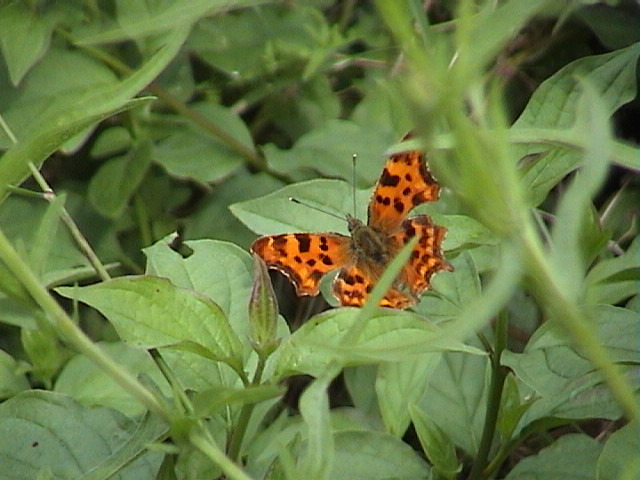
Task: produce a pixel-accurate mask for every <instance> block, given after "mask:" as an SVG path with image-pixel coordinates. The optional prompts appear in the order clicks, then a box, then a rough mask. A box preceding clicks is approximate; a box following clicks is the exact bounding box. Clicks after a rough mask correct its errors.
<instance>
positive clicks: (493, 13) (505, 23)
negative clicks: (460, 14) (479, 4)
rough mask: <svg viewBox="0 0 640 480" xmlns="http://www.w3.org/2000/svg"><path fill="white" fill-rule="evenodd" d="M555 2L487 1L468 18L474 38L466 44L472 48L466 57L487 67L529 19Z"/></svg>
mask: <svg viewBox="0 0 640 480" xmlns="http://www.w3.org/2000/svg"><path fill="white" fill-rule="evenodd" d="M552 3H553V2H551V1H549V0H546V1H544V0H543V1H540V0H538V1H533V2H532V1H529V0H509V1H506V2H502V3H501V4H499V5H498V6H497V7H496V6H495V4H493V5H491V4H487V7H486V8H484V9H483V11H481V12H480V13H479V14H478V15H477V16H476V18H474V19H473V21H470V22H469V23H470V25H471V27H472V32H470V33H469V39H471V41H470V42H469V44H468V45H466V46H467V47H468V48H469V52H466V54H465V57H468V58H465V60H466V61H468V62H472V63H473V64H475V68H479V69H485V68H486V67H487V65H488V64H489V63H490V62H493V61H494V60H495V58H496V56H497V55H498V54H499V53H500V51H501V50H503V49H504V50H506V49H507V43H508V42H509V41H512V39H513V38H514V37H516V35H517V34H518V33H520V31H521V30H522V29H523V28H525V27H526V22H527V20H529V19H530V18H531V17H533V16H535V15H537V14H541V13H542V12H543V11H544V10H545V9H548V8H549V5H550V4H552ZM489 5H491V7H489Z"/></svg>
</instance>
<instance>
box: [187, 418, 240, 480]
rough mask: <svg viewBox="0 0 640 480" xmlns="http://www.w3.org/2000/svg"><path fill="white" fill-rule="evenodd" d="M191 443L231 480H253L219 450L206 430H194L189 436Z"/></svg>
mask: <svg viewBox="0 0 640 480" xmlns="http://www.w3.org/2000/svg"><path fill="white" fill-rule="evenodd" d="M189 441H190V442H191V444H192V445H193V446H194V447H196V448H197V449H198V450H200V451H201V452H202V453H203V454H204V455H206V456H207V458H209V460H211V461H212V462H213V463H215V464H216V465H218V466H219V467H220V468H221V469H222V471H223V472H224V473H225V475H226V476H227V477H228V478H230V479H231V480H253V479H252V478H251V477H249V476H248V475H247V474H246V473H245V472H244V471H243V470H242V469H241V468H240V467H239V466H238V465H236V464H235V463H234V462H233V461H232V460H231V459H230V458H229V457H227V456H226V455H225V454H224V453H223V452H222V451H221V450H220V449H219V448H218V446H217V444H216V443H215V441H214V440H213V439H212V438H211V436H210V435H209V433H208V432H207V431H206V430H199V431H196V430H193V431H192V432H191V433H190V434H189Z"/></svg>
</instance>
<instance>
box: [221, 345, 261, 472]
mask: <svg viewBox="0 0 640 480" xmlns="http://www.w3.org/2000/svg"><path fill="white" fill-rule="evenodd" d="M266 361H267V359H266V358H264V357H263V356H262V355H260V356H259V357H258V365H257V366H256V372H255V374H254V376H253V380H252V381H251V385H259V384H260V381H261V380H262V373H263V372H264V367H265V365H266ZM254 408H255V404H254V403H246V404H244V405H243V406H242V409H241V410H240V415H238V421H237V422H236V425H235V427H234V429H233V432H232V433H231V438H230V440H229V448H228V449H227V454H228V456H229V458H231V459H232V460H233V461H237V460H238V456H239V455H240V448H241V447H242V440H244V436H245V434H246V433H247V427H248V426H249V420H251V415H252V414H253V410H254Z"/></svg>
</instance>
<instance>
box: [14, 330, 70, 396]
mask: <svg viewBox="0 0 640 480" xmlns="http://www.w3.org/2000/svg"><path fill="white" fill-rule="evenodd" d="M20 339H21V340H22V347H23V348H24V351H25V352H26V354H27V355H28V356H29V362H30V363H31V364H32V372H31V373H32V374H33V376H34V377H36V378H37V379H38V380H40V381H42V382H44V383H45V384H46V385H50V383H51V379H52V378H53V377H54V375H56V374H57V373H58V370H59V369H60V367H61V366H62V363H63V362H64V361H65V360H66V356H67V355H66V354H67V352H66V351H65V350H64V348H63V347H62V345H61V344H60V342H59V341H58V338H57V337H56V335H55V333H54V332H53V331H52V329H51V328H50V327H49V326H48V325H45V326H40V328H36V329H33V330H32V329H29V328H23V329H22V330H20Z"/></svg>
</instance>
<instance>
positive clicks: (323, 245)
mask: <svg viewBox="0 0 640 480" xmlns="http://www.w3.org/2000/svg"><path fill="white" fill-rule="evenodd" d="M405 138H406V137H405ZM439 194H440V187H439V185H438V183H437V182H436V181H435V179H434V178H433V177H432V176H431V173H430V172H429V170H428V169H427V167H426V163H425V157H424V155H423V154H422V153H421V152H419V151H416V150H410V151H406V152H401V153H398V154H395V155H392V156H391V157H390V158H389V160H387V162H386V164H385V166H384V169H383V171H382V174H381V176H380V179H379V180H378V183H377V184H376V187H375V189H374V192H373V195H372V197H371V201H370V203H369V210H368V224H367V225H363V224H362V222H359V221H358V220H355V219H353V218H351V217H348V222H349V230H350V231H351V232H352V237H347V236H344V235H340V234H337V233H289V234H284V235H274V236H265V237H260V238H258V239H257V240H256V241H255V242H253V244H252V246H251V250H252V251H253V252H255V253H256V254H257V255H259V256H260V257H262V259H263V260H264V261H265V263H266V264H267V266H269V267H270V268H275V269H277V270H279V271H280V272H282V273H283V274H284V275H286V276H287V277H289V279H290V280H291V282H292V283H293V285H294V286H295V289H296V293H297V294H298V295H317V294H318V291H319V284H320V280H321V279H322V277H323V276H324V275H325V274H326V273H328V272H330V271H332V270H335V269H338V268H340V269H341V270H340V272H339V273H338V275H337V276H336V279H335V281H334V284H333V294H334V296H335V297H336V298H337V299H338V301H339V302H340V304H341V305H345V306H357V307H360V306H362V305H364V303H365V302H366V300H367V298H368V297H369V294H370V293H371V290H372V289H373V287H374V285H375V284H376V282H377V281H378V279H379V278H380V276H381V275H382V273H383V272H384V270H385V268H386V267H387V265H388V264H389V262H390V261H391V260H392V259H393V257H395V255H396V254H397V253H398V251H400V249H401V248H402V246H403V245H405V244H406V243H407V242H408V241H409V240H410V239H411V238H412V237H414V236H416V235H417V236H420V240H419V241H418V244H417V245H416V247H415V248H414V250H413V251H412V253H411V257H410V259H409V261H408V262H407V264H406V265H405V266H404V267H403V269H402V272H401V273H400V275H399V276H398V278H397V279H396V281H395V283H394V285H393V286H392V287H391V288H390V289H389V291H388V292H387V293H386V294H385V296H384V298H383V299H382V300H381V301H380V305H381V306H384V307H391V308H398V309H404V308H408V307H410V306H411V305H414V304H415V303H416V302H417V297H418V296H419V295H420V294H421V293H422V292H423V291H424V290H426V289H428V288H429V286H430V281H431V277H432V276H433V275H434V274H435V273H436V272H438V271H441V270H453V268H452V267H451V266H450V265H449V264H448V263H447V261H446V260H445V259H444V257H443V256H442V251H441V245H442V241H443V239H444V235H445V233H446V231H447V230H446V228H444V227H440V226H437V225H435V224H434V223H433V222H432V220H431V219H430V218H429V217H428V216H426V215H420V216H416V217H413V218H409V219H407V218H406V217H407V214H408V213H409V212H410V211H411V209H413V208H414V207H415V206H417V205H419V204H421V203H424V202H430V201H435V200H437V199H438V196H439Z"/></svg>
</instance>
